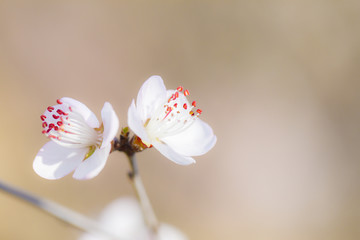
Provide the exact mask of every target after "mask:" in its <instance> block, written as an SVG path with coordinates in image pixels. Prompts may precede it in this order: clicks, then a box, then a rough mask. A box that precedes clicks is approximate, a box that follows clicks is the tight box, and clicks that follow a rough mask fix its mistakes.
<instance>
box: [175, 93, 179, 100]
mask: <svg viewBox="0 0 360 240" xmlns="http://www.w3.org/2000/svg"><path fill="white" fill-rule="evenodd" d="M178 97H179V92H175V99H176V98H178ZM175 99H174V100H175Z"/></svg>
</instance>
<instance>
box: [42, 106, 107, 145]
mask: <svg viewBox="0 0 360 240" xmlns="http://www.w3.org/2000/svg"><path fill="white" fill-rule="evenodd" d="M57 103H58V105H55V106H50V107H48V108H47V109H46V111H45V113H44V114H43V115H41V116H40V118H41V120H42V122H43V123H42V127H43V129H44V130H43V131H42V133H43V134H45V135H46V136H47V137H49V138H50V139H51V140H53V141H55V142H56V143H58V144H60V145H62V146H64V147H70V148H84V147H90V148H94V147H99V146H100V145H101V142H102V131H101V129H94V128H91V127H90V126H89V125H88V124H87V123H86V121H85V119H84V118H83V116H82V115H81V114H80V113H79V112H77V111H76V109H72V108H71V107H70V106H69V105H68V104H66V103H62V102H61V101H60V100H57Z"/></svg>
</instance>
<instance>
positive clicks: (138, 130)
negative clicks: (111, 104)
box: [128, 100, 150, 143]
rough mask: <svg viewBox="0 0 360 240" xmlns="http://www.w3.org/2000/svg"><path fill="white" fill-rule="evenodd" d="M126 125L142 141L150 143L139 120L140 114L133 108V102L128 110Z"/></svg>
mask: <svg viewBox="0 0 360 240" xmlns="http://www.w3.org/2000/svg"><path fill="white" fill-rule="evenodd" d="M128 124H129V127H130V129H131V130H132V131H133V132H134V133H135V134H136V135H137V136H138V137H140V138H141V139H142V140H143V141H146V142H148V143H150V140H149V137H148V134H147V133H146V130H145V127H144V123H143V122H142V120H141V117H140V114H139V112H138V110H137V109H136V107H135V101H134V100H133V101H132V103H131V105H130V107H129V110H128Z"/></svg>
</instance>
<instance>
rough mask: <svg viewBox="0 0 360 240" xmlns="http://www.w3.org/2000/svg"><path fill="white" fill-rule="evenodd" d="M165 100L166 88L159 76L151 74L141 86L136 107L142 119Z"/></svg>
mask: <svg viewBox="0 0 360 240" xmlns="http://www.w3.org/2000/svg"><path fill="white" fill-rule="evenodd" d="M165 101H166V88H165V85H164V82H163V80H162V79H161V77H160V76H151V77H150V78H149V79H148V80H146V81H145V82H144V84H143V85H142V86H141V88H140V90H139V93H138V95H137V99H136V107H137V109H138V111H139V113H140V117H141V119H142V120H143V121H146V120H147V119H148V118H150V117H151V115H152V113H153V112H154V111H155V110H156V108H157V107H158V106H160V105H161V104H163V103H164V102H165Z"/></svg>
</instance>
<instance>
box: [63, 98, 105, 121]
mask: <svg viewBox="0 0 360 240" xmlns="http://www.w3.org/2000/svg"><path fill="white" fill-rule="evenodd" d="M60 101H61V102H63V103H66V104H69V105H70V106H71V107H72V108H75V109H76V111H77V112H79V113H80V114H81V115H82V116H83V118H84V119H85V121H86V123H87V124H89V126H90V127H92V128H98V127H100V123H99V121H98V119H97V118H96V116H95V114H94V113H93V112H92V111H90V109H89V108H88V107H87V106H85V104H83V103H81V102H79V101H77V100H75V99H72V98H68V97H63V98H61V99H60Z"/></svg>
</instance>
